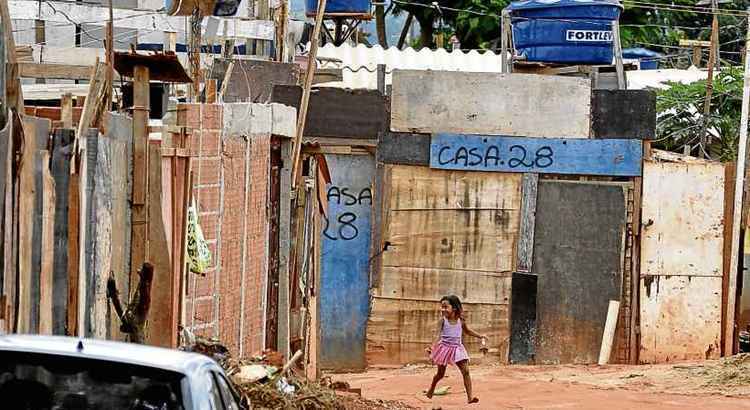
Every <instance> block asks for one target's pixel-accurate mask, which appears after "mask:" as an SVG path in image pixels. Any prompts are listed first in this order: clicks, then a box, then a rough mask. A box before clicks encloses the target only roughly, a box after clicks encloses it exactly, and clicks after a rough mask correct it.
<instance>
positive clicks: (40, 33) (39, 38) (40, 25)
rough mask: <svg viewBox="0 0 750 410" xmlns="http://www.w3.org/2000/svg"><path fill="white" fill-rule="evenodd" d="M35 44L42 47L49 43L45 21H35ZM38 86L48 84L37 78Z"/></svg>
mask: <svg viewBox="0 0 750 410" xmlns="http://www.w3.org/2000/svg"><path fill="white" fill-rule="evenodd" d="M34 42H35V43H36V44H40V45H42V46H45V45H47V41H46V38H45V33H44V20H34ZM36 83H37V84H44V83H46V81H45V79H44V78H37V79H36Z"/></svg>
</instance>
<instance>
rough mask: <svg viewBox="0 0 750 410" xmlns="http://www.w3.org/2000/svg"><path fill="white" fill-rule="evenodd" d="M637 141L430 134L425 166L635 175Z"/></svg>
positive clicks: (640, 150) (640, 154) (638, 151)
mask: <svg viewBox="0 0 750 410" xmlns="http://www.w3.org/2000/svg"><path fill="white" fill-rule="evenodd" d="M642 157H643V147H642V141H641V140H625V139H606V140H594V139H577V138H524V137H500V136H489V135H463V134H436V135H434V136H433V137H432V142H431V144H430V167H431V168H438V169H456V170H466V171H496V172H534V173H542V174H576V175H610V176H639V175H641V163H642Z"/></svg>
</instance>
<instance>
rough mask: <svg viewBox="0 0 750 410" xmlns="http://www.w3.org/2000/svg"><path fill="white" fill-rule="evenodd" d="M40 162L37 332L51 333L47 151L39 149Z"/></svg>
mask: <svg viewBox="0 0 750 410" xmlns="http://www.w3.org/2000/svg"><path fill="white" fill-rule="evenodd" d="M41 152H42V155H41V158H40V159H41V163H42V241H41V244H40V245H41V248H42V260H41V271H40V280H39V296H40V297H39V333H41V334H53V331H54V327H53V315H54V298H53V291H54V259H55V258H54V256H55V206H56V203H55V180H54V179H53V178H52V175H51V173H50V169H49V163H50V154H49V151H46V150H43V151H41Z"/></svg>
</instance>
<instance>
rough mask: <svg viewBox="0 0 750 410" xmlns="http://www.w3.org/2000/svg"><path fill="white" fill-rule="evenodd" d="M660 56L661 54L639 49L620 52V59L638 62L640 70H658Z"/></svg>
mask: <svg viewBox="0 0 750 410" xmlns="http://www.w3.org/2000/svg"><path fill="white" fill-rule="evenodd" d="M661 56H662V55H661V53H657V52H656V51H653V50H649V49H646V48H641V47H637V48H626V49H623V50H622V58H627V59H633V60H635V59H637V60H638V61H639V62H640V65H641V70H656V69H657V68H659V60H660V59H661Z"/></svg>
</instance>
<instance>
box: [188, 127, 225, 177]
mask: <svg viewBox="0 0 750 410" xmlns="http://www.w3.org/2000/svg"><path fill="white" fill-rule="evenodd" d="M188 141H189V143H188V147H189V148H190V155H191V156H199V157H217V156H219V155H220V153H221V131H220V130H209V129H204V130H200V131H199V130H193V132H192V133H191V134H190V138H189V139H188ZM202 166H203V165H201V167H202ZM196 169H197V165H196Z"/></svg>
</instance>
